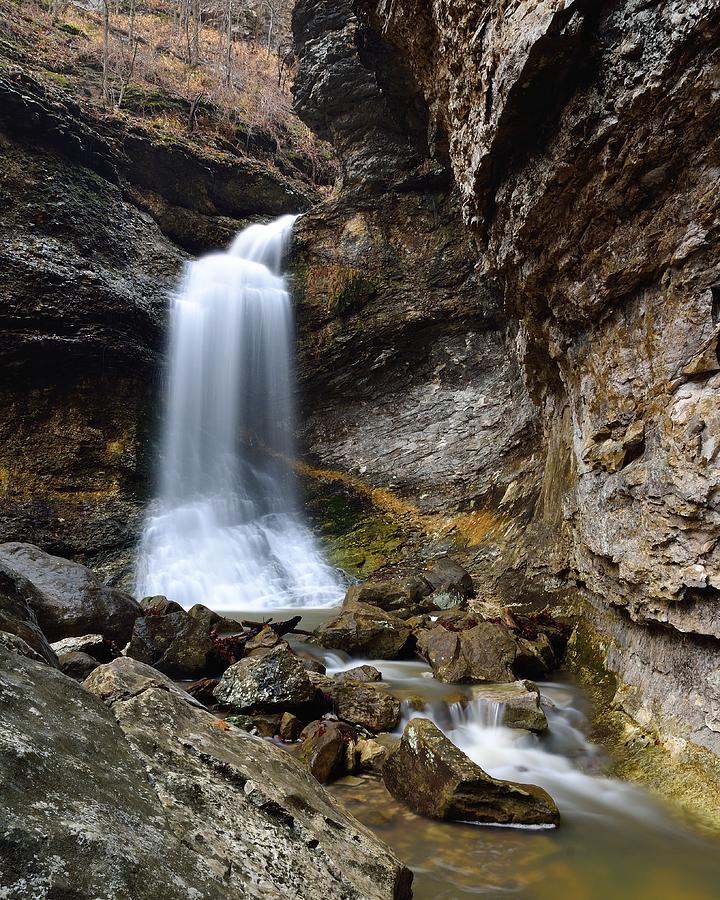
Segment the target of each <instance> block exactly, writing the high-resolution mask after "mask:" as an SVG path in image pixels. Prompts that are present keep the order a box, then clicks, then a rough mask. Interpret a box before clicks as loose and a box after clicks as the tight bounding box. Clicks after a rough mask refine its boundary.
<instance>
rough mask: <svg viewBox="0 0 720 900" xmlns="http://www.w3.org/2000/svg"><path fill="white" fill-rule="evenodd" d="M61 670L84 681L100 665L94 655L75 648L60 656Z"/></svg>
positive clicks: (77, 679)
mask: <svg viewBox="0 0 720 900" xmlns="http://www.w3.org/2000/svg"><path fill="white" fill-rule="evenodd" d="M58 663H59V665H60V671H61V672H63V673H64V674H65V675H67V676H68V677H70V678H74V679H75V680H76V681H84V680H85V679H86V678H87V677H88V675H89V674H90V673H91V672H94V671H95V669H97V667H98V666H99V665H100V663H99V662H98V661H97V660H96V659H95V657H94V656H90V654H89V653H81V652H80V651H77V650H73V651H71V652H70V653H62V654H60V655H59V656H58Z"/></svg>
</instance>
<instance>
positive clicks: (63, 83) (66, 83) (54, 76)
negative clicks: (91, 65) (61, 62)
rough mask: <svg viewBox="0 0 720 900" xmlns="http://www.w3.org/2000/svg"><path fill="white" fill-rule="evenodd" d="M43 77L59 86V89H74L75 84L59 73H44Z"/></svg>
mask: <svg viewBox="0 0 720 900" xmlns="http://www.w3.org/2000/svg"><path fill="white" fill-rule="evenodd" d="M45 76H46V77H47V78H50V79H51V80H52V81H54V82H55V84H57V85H59V86H60V87H61V88H65V89H66V90H71V89H72V88H73V87H74V84H75V82H74V81H73V80H72V78H68V76H67V75H63V74H62V73H60V72H47V71H46V72H45Z"/></svg>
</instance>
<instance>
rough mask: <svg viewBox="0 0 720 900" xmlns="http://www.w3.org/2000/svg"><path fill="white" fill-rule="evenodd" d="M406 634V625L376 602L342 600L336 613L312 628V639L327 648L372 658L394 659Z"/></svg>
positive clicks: (401, 647)
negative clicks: (331, 617) (341, 605)
mask: <svg viewBox="0 0 720 900" xmlns="http://www.w3.org/2000/svg"><path fill="white" fill-rule="evenodd" d="M410 634H411V629H410V627H409V626H408V625H406V624H405V622H403V620H402V619H398V618H397V616H393V615H391V614H390V613H386V612H383V610H381V609H380V608H379V607H376V606H368V605H366V604H365V603H355V602H349V603H347V602H346V603H345V604H344V606H343V608H342V611H341V612H340V613H339V615H337V616H336V617H335V618H333V619H328V621H327V622H323V623H322V625H320V627H319V628H317V629H316V630H315V633H314V638H313V639H314V640H315V641H316V642H317V643H318V644H320V646H321V647H327V648H328V649H335V650H345V651H346V652H347V653H355V654H358V655H363V656H368V657H370V658H373V659H394V658H395V657H397V656H398V654H399V653H400V651H401V650H402V649H403V647H404V646H405V644H406V643H407V640H408V638H409V637H410Z"/></svg>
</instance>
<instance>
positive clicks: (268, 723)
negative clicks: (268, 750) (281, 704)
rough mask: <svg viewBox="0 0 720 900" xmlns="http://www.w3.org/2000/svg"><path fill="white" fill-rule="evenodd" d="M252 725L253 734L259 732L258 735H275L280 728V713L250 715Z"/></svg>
mask: <svg viewBox="0 0 720 900" xmlns="http://www.w3.org/2000/svg"><path fill="white" fill-rule="evenodd" d="M251 718H252V723H253V727H254V731H253V734H259V735H260V737H275V735H276V734H277V733H278V729H279V728H280V720H281V719H282V716H281V715H280V713H276V714H272V713H264V714H263V715H259V716H251Z"/></svg>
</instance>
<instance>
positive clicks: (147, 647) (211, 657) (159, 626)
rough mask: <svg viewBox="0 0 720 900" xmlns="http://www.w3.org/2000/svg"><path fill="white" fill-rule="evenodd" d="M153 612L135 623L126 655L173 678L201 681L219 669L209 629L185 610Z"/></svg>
mask: <svg viewBox="0 0 720 900" xmlns="http://www.w3.org/2000/svg"><path fill="white" fill-rule="evenodd" d="M166 610H167V611H164V612H153V613H152V614H151V615H146V616H141V617H140V618H138V619H136V620H135V623H134V626H133V631H132V637H131V638H130V643H129V644H128V646H127V647H126V649H125V654H126V655H127V656H129V657H131V658H132V659H137V660H139V661H140V662H143V663H147V665H149V666H152V667H153V668H155V669H158V670H159V671H161V672H164V673H165V674H166V675H169V676H171V677H172V678H201V677H203V676H209V675H214V674H216V673H219V672H220V671H221V669H222V661H221V659H220V657H219V655H218V654H217V653H216V651H215V645H214V644H213V640H212V637H211V635H210V631H211V626H210V625H209V623H208V622H207V621H206V620H204V619H202V618H200V619H198V618H193V617H191V616H189V615H188V614H187V613H186V612H185V610H184V609H180V610H175V609H174V608H173V607H171V606H168V607H166Z"/></svg>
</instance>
